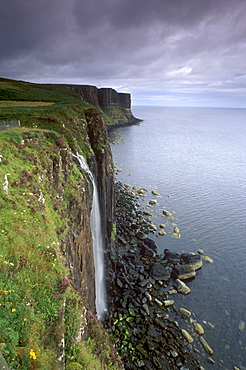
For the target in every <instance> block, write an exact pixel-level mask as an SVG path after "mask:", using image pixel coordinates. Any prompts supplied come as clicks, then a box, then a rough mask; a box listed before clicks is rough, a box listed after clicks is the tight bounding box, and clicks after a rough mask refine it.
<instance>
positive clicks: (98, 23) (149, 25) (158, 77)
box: [0, 0, 246, 99]
mask: <svg viewBox="0 0 246 370" xmlns="http://www.w3.org/2000/svg"><path fill="white" fill-rule="evenodd" d="M245 14H246V2H245V1H244V0H134V1H132V0H52V1H51V0H42V1H41V0H32V1H31V0H2V1H1V12H0V35H1V37H0V71H1V75H2V76H3V77H10V78H11V77H12V78H17V79H25V80H32V81H37V82H71V83H91V84H96V85H98V86H102V85H104V86H106V85H107V86H112V87H115V88H121V89H123V90H129V91H131V92H133V93H134V94H136V95H139V96H140V95H141V94H140V91H143V90H145V91H146V92H147V91H148V92H149V94H152V95H153V96H155V97H159V96H162V94H163V91H165V92H167V91H169V92H170V94H175V93H176V94H184V93H185V92H187V93H195V92H197V93H201V92H205V91H206V92H215V91H222V92H224V91H229V92H231V93H234V94H236V93H237V91H239V90H240V93H241V92H242V89H244V88H245V76H244V73H245V64H246V62H245V61H246V19H245V18H246V15H245ZM238 89H239V90H238ZM158 99H159V98H158Z"/></svg>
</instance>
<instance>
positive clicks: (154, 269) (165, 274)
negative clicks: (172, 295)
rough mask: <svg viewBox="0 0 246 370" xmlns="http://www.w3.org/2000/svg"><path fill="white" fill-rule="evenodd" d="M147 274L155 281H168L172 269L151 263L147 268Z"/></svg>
mask: <svg viewBox="0 0 246 370" xmlns="http://www.w3.org/2000/svg"><path fill="white" fill-rule="evenodd" d="M149 273H150V275H151V276H153V277H154V278H156V279H161V280H163V281H168V280H169V279H170V276H171V273H172V269H171V268H170V267H169V266H163V265H162V264H161V263H152V264H151V265H150V268H149Z"/></svg>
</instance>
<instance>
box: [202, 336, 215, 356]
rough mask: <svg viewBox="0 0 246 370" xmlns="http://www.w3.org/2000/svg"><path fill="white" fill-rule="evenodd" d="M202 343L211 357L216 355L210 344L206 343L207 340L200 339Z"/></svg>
mask: <svg viewBox="0 0 246 370" xmlns="http://www.w3.org/2000/svg"><path fill="white" fill-rule="evenodd" d="M200 343H201V345H202V346H203V348H204V349H205V351H206V352H207V353H208V354H209V355H212V354H213V353H214V351H213V350H212V348H211V347H210V346H209V345H208V343H207V342H206V340H205V339H204V338H203V337H200Z"/></svg>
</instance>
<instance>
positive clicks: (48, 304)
mask: <svg viewBox="0 0 246 370" xmlns="http://www.w3.org/2000/svg"><path fill="white" fill-rule="evenodd" d="M61 147H68V143H67V141H66V139H65V138H64V137H61V136H60V135H59V134H58V133H57V132H55V131H47V130H40V129H27V128H18V129H12V130H7V131H2V132H1V133H0V155H1V162H0V350H1V352H2V353H3V355H4V357H5V359H6V360H7V362H8V363H9V364H10V365H11V366H12V367H13V368H14V369H21V370H29V369H54V370H55V369H58V368H59V365H58V363H57V357H58V345H59V340H60V339H61V338H62V333H64V332H65V336H66V356H67V358H66V360H67V361H66V362H67V364H69V363H75V364H76V363H77V364H79V365H81V366H82V367H81V368H82V369H90V368H91V369H92V368H93V369H101V368H105V369H117V368H118V367H117V366H118V362H117V361H118V359H117V361H116V358H115V357H114V356H112V347H111V345H110V343H111V342H110V339H109V337H107V334H106V332H105V330H104V329H103V328H102V327H101V326H100V324H99V323H98V322H97V321H96V319H95V322H94V325H93V324H90V330H91V332H90V333H89V334H88V335H89V336H88V338H90V339H88V341H87V342H81V343H77V341H76V336H77V332H78V329H79V327H80V325H81V312H82V310H83V312H85V309H84V305H83V302H82V301H81V299H80V297H79V296H78V294H77V293H76V292H75V291H74V290H73V288H72V285H70V282H69V279H68V271H67V270H66V269H65V267H64V260H63V257H62V255H61V253H60V249H59V245H60V242H61V238H62V236H63V235H64V233H66V230H67V224H68V223H69V222H70V223H71V222H73V221H72V219H71V215H70V214H69V209H70V203H69V202H70V199H71V197H73V199H74V197H76V196H77V197H78V194H77V193H76V192H77V184H78V183H80V182H81V181H83V179H82V175H81V173H80V172H79V171H78V169H77V167H76V166H75V165H74V164H73V166H72V169H71V171H70V172H69V176H68V178H66V179H65V174H64V173H62V174H61V179H60V180H61V185H62V187H63V189H64V192H63V197H62V198H60V199H57V198H56V194H57V191H56V189H54V188H52V184H51V179H50V177H49V174H48V173H47V168H48V167H47V164H48V163H51V161H59V159H60V148H61ZM66 175H67V174H66ZM6 177H7V180H8V186H7V185H6V184H5V185H4V182H5V180H6ZM64 301H65V302H66V313H65V322H64V323H63V322H62V320H61V311H62V306H63V302H64ZM93 327H94V328H93ZM99 338H101V339H100V341H101V347H100V346H99V342H98V339H99ZM105 338H107V339H105ZM92 343H97V344H96V346H94V345H92ZM98 348H101V350H100V356H99V353H98ZM89 363H90V364H91V365H88V364H89ZM92 364H93V366H94V367H92ZM102 364H103V365H102ZM73 365H74V364H73ZM73 365H70V368H71V367H72V366H73ZM74 366H75V365H74ZM89 366H90V367H89ZM102 366H104V367H102Z"/></svg>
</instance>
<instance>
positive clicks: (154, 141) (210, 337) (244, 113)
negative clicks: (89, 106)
mask: <svg viewBox="0 0 246 370" xmlns="http://www.w3.org/2000/svg"><path fill="white" fill-rule="evenodd" d="M133 113H134V115H135V116H136V117H138V118H141V119H143V120H144V121H143V122H142V123H141V124H140V125H139V126H131V127H126V128H122V129H120V130H118V134H119V135H120V139H119V137H118V139H117V140H116V142H115V143H114V144H112V152H113V157H114V162H115V165H116V167H117V168H120V169H121V172H120V173H119V174H118V175H117V179H118V180H120V181H122V182H124V183H127V184H130V185H133V186H138V187H145V188H146V189H148V192H147V197H146V198H144V199H143V200H142V201H141V202H142V203H141V204H142V207H146V205H147V204H148V201H149V200H150V199H154V198H155V199H157V200H158V204H157V205H154V206H153V207H152V208H150V211H151V213H152V214H153V217H152V220H153V221H154V223H155V224H156V225H157V226H158V224H160V223H163V221H167V227H166V228H165V231H166V232H167V235H164V236H158V237H156V236H154V235H153V238H154V240H155V241H156V243H157V244H158V248H159V252H160V253H163V250H164V249H165V248H169V249H170V250H172V251H181V250H183V251H185V252H196V251H197V250H198V249H199V248H200V249H203V250H204V252H205V254H206V255H208V256H209V257H211V258H212V259H213V260H214V263H213V264H205V263H204V264H203V267H202V269H201V270H199V271H197V276H196V278H195V279H194V280H192V281H191V282H189V283H188V285H189V287H190V288H191V293H190V294H189V295H187V296H182V297H180V298H177V297H176V298H175V304H176V306H177V307H178V308H179V307H185V308H187V309H188V310H190V311H192V312H193V314H194V315H195V317H196V319H197V321H198V322H199V323H201V324H202V325H203V327H204V329H205V334H204V338H205V339H206V340H207V341H208V343H209V344H210V346H211V347H212V348H213V349H214V351H215V353H214V355H213V356H212V357H213V359H214V360H215V361H216V364H217V365H208V367H206V368H210V367H209V366H212V367H211V368H213V369H216V368H222V369H233V366H237V367H239V368H240V369H241V370H242V369H246V110H244V109H214V108H175V107H168V108H165V107H134V108H133ZM151 190H157V191H158V192H159V193H160V196H157V197H156V196H153V195H152V194H151ZM163 209H166V210H168V211H170V212H171V213H172V215H173V216H175V218H176V220H169V219H168V218H167V217H165V218H164V217H163V216H161V213H162V210H163ZM175 225H177V226H178V227H179V229H180V233H181V238H180V239H177V238H175V237H173V236H172V231H173V228H174V226H175ZM208 322H210V323H212V324H213V325H214V328H211V327H210V326H209V325H207V323H208ZM244 325H245V326H244ZM206 357H207V356H206ZM218 363H219V364H221V367H219V366H218Z"/></svg>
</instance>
